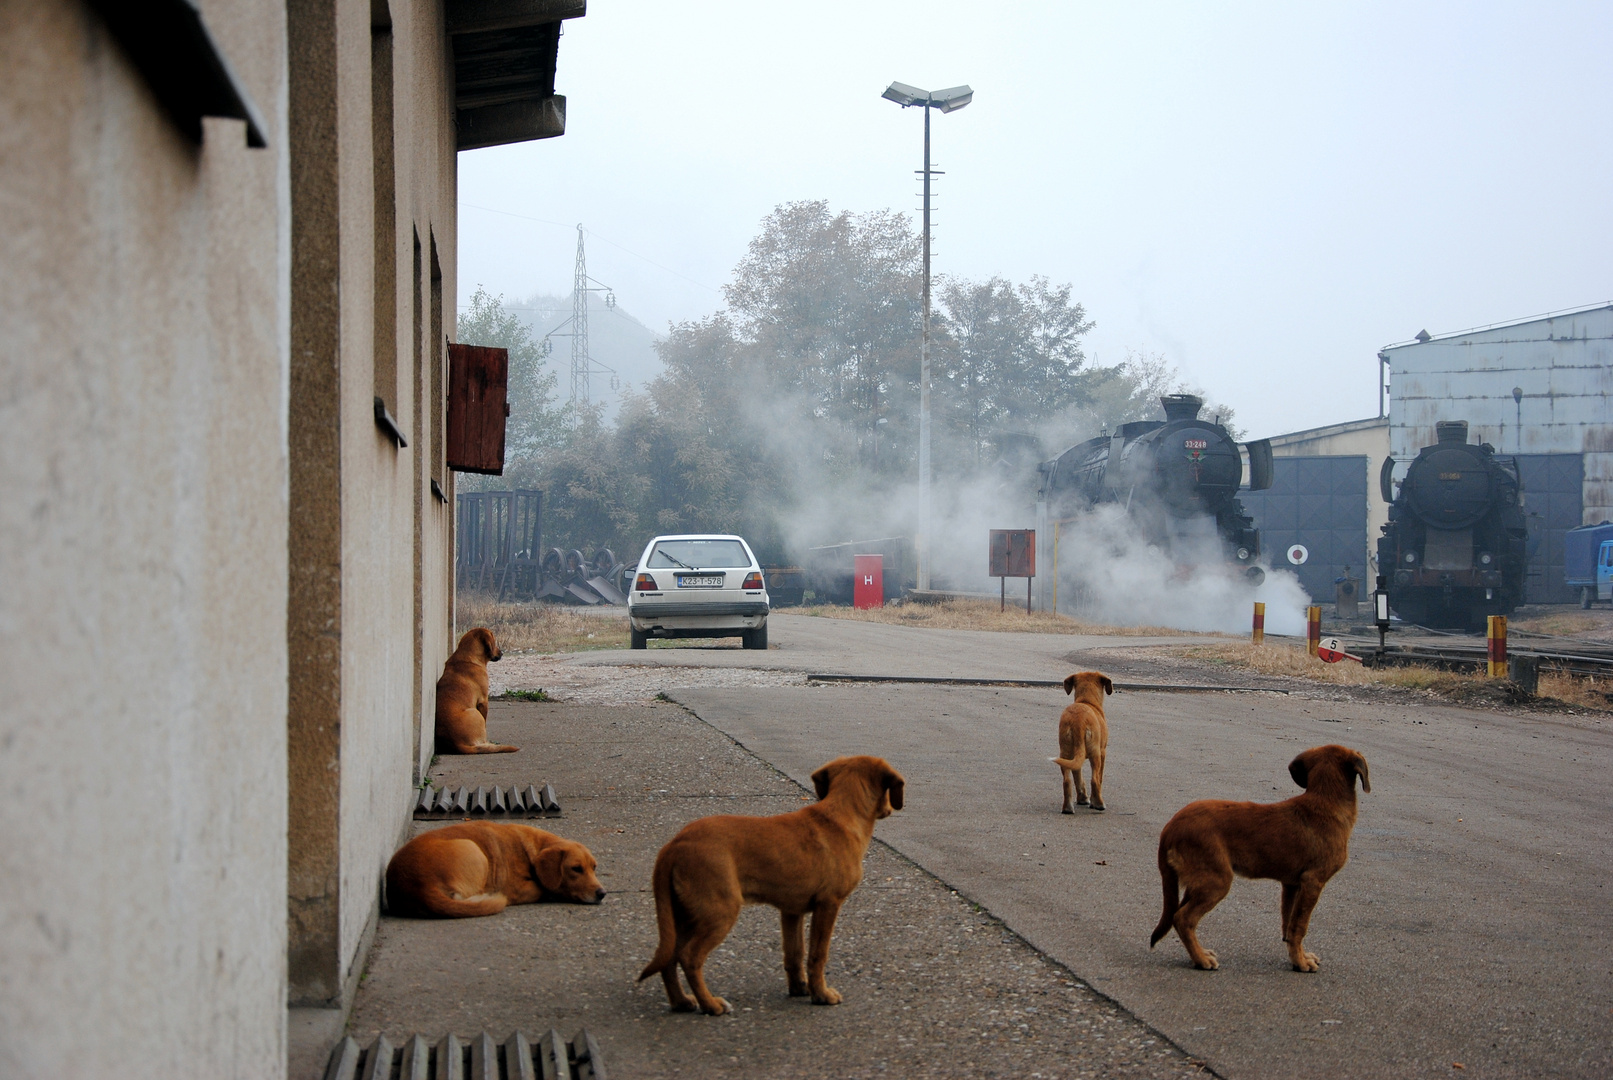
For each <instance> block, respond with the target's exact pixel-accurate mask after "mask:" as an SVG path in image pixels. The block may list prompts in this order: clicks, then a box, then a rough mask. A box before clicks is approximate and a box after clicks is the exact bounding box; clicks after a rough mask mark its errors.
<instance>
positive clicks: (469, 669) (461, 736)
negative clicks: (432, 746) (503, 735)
mask: <svg viewBox="0 0 1613 1080" xmlns="http://www.w3.org/2000/svg"><path fill="white" fill-rule="evenodd" d="M503 656H504V654H503V653H502V652H500V651H499V647H498V642H496V641H494V640H493V631H491V630H488V629H485V628H484V627H477V628H476V629H474V630H467V631H465V636H464V637H462V638H460V639H459V648H457V649H455V650H454V655H452V656H450V657H449V658H448V662H447V663H446V664H444V665H443V666H442V678H440V679H438V680H437V736H436V743H437V753H439V754H513V753H515V752H516V751H517V750H519V749H520V747H518V746H500V745H498V744H497V743H491V742H488V741H487V662H488V661H489V660H498V659H501V658H502V657H503Z"/></svg>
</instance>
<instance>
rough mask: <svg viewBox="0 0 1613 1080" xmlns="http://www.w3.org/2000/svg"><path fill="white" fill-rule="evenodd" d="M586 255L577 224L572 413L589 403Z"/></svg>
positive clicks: (572, 291)
mask: <svg viewBox="0 0 1613 1080" xmlns="http://www.w3.org/2000/svg"><path fill="white" fill-rule="evenodd" d="M590 366H591V364H590V361H589V359H588V256H587V254H585V253H584V251H583V247H582V225H581V224H578V226H577V267H576V273H575V276H574V277H573V279H572V285H571V407H572V416H573V417H575V416H576V415H577V411H578V410H579V409H580V408H582V407H583V406H585V405H587V404H588V369H589V367H590Z"/></svg>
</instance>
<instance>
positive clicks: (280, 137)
mask: <svg viewBox="0 0 1613 1080" xmlns="http://www.w3.org/2000/svg"><path fill="white" fill-rule="evenodd" d="M202 8H203V11H204V14H205V16H206V18H207V21H208V24H209V26H210V27H211V29H212V30H213V32H214V35H215V36H216V38H217V39H218V40H219V42H220V44H221V46H222V48H223V50H224V52H225V53H226V55H227V56H228V57H229V59H230V61H231V63H232V64H233V66H234V68H235V70H236V72H237V73H238V74H239V76H240V77H241V79H242V81H243V82H244V83H245V85H246V86H247V88H248V90H249V92H250V93H251V95H252V96H253V98H254V100H255V102H256V104H257V105H258V107H259V110H260V111H261V112H262V114H263V115H264V116H265V118H266V119H267V121H268V131H267V132H266V134H267V135H268V138H269V143H270V148H269V149H267V150H249V149H247V148H246V146H245V138H244V133H243V127H242V125H241V124H239V123H237V122H232V121H208V122H207V123H206V128H205V141H204V145H203V146H201V147H197V146H195V145H194V144H192V143H190V142H189V141H188V140H187V139H186V138H185V137H184V136H183V135H181V134H180V132H179V131H178V129H177V128H176V127H175V126H174V125H173V123H172V122H171V121H170V120H169V119H168V118H167V116H166V115H165V114H163V113H162V112H161V111H160V110H159V109H158V107H157V106H156V103H155V101H154V99H153V98H152V97H151V95H150V93H149V91H148V89H147V87H146V85H145V83H144V82H143V81H142V79H141V77H140V75H139V74H138V73H137V72H136V71H135V70H134V69H133V68H132V67H131V66H130V64H129V63H128V62H127V61H126V59H125V58H124V56H123V54H122V53H121V52H120V50H119V48H118V47H117V45H116V44H115V42H113V41H112V40H111V39H110V38H109V36H108V35H107V34H106V32H105V30H104V29H103V27H102V26H101V24H100V22H99V20H98V18H97V17H96V16H94V15H93V14H92V13H91V12H90V11H89V10H88V9H86V8H85V7H83V6H82V5H81V4H77V3H64V2H60V0H13V2H10V3H7V4H5V5H4V7H3V9H0V71H3V72H4V73H5V77H4V78H5V87H4V92H3V93H0V226H3V230H4V235H5V237H6V243H5V253H6V257H5V258H4V259H3V260H0V279H3V287H0V326H3V327H4V328H5V333H4V334H3V335H0V431H3V432H4V437H3V438H0V474H3V475H4V476H5V478H6V481H5V484H6V497H5V498H4V499H0V686H4V687H5V690H6V693H5V694H4V695H3V697H0V790H3V791H5V792H6V797H5V798H4V799H0V836H4V837H5V840H4V842H0V882H3V883H4V887H3V888H0V1030H3V1031H4V1036H3V1037H0V1075H3V1076H6V1077H8V1078H9V1077H61V1076H131V1077H138V1076H156V1075H164V1076H166V1075H172V1072H173V1070H174V1069H175V1068H179V1069H181V1070H182V1071H183V1072H185V1073H186V1074H191V1075H198V1076H202V1075H210V1076H241V1077H254V1076H262V1077H278V1076H281V1075H283V1072H284V1061H285V996H286V975H285V970H286V968H285V918H284V906H283V903H282V901H281V899H280V898H281V897H282V896H283V895H284V890H285V868H286V846H285V845H286V834H285V820H286V779H285V772H284V768H283V762H284V761H285V755H286V729H285V722H284V717H285V705H286V670H287V668H286V648H285V640H286V639H285V617H286V500H287V456H286V447H285V438H286V429H285V416H286V414H285V408H286V406H285V403H286V395H287V367H288V356H287V352H286V340H287V339H286V326H287V309H288V303H287V294H286V289H285V283H286V281H287V264H286V258H287V256H286V251H287V247H286V243H287V229H288V196H287V176H286V172H285V157H284V154H285V149H286V145H287V142H286V127H285V106H286V102H285V83H284V61H285V57H284V49H285V26H284V14H283V12H282V11H280V10H278V9H277V8H276V6H275V5H263V4H252V3H248V2H247V0H204V2H203V4H202Z"/></svg>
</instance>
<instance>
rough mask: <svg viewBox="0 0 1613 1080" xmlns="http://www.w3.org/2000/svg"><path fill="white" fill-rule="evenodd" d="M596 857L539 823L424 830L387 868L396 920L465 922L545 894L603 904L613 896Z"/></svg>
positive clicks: (470, 824) (389, 900)
mask: <svg viewBox="0 0 1613 1080" xmlns="http://www.w3.org/2000/svg"><path fill="white" fill-rule="evenodd" d="M598 867H599V864H598V863H597V862H596V861H595V860H594V856H593V853H592V852H590V851H589V850H588V849H587V848H585V847H583V846H582V845H581V844H579V843H577V842H576V841H574V840H565V839H562V838H560V837H558V836H556V835H555V834H554V833H551V832H544V831H543V830H542V829H535V828H533V827H532V826H531V825H502V824H493V823H491V822H486V821H467V822H464V823H462V824H459V825H448V826H445V827H444V828H441V829H433V830H431V831H430V832H426V833H421V834H420V835H419V836H417V837H415V838H414V839H413V840H410V841H409V842H408V843H407V844H404V845H403V846H402V847H401V848H399V849H398V851H397V854H395V855H393V856H392V861H391V862H390V863H388V864H387V867H386V897H387V909H388V910H389V911H391V912H392V914H394V915H414V916H418V917H421V918H426V917H431V916H435V917H437V918H444V919H464V918H470V917H472V916H476V915H493V914H496V913H498V912H500V911H503V910H504V908H505V906H506V905H509V904H532V903H536V902H537V901H538V900H540V899H542V898H544V897H550V898H552V899H559V900H570V901H573V902H575V903H579V904H597V903H599V902H600V901H601V900H603V899H604V898H605V890H604V889H602V888H600V885H599V878H598V877H596V876H595V873H594V872H595V870H597V869H598Z"/></svg>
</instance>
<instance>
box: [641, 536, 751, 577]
mask: <svg viewBox="0 0 1613 1080" xmlns="http://www.w3.org/2000/svg"><path fill="white" fill-rule="evenodd" d="M649 565H650V567H651V568H652V569H656V570H672V569H682V568H684V567H693V568H694V569H697V570H714V569H726V568H731V567H739V566H749V565H750V556H749V555H748V554H746V553H745V545H744V544H741V543H740V542H739V541H738V540H663V541H661V542H660V543H659V544H656V545H655V550H654V551H652V552H650V563H649Z"/></svg>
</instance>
